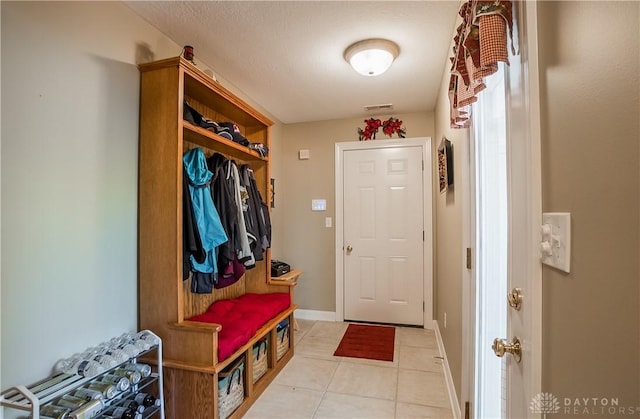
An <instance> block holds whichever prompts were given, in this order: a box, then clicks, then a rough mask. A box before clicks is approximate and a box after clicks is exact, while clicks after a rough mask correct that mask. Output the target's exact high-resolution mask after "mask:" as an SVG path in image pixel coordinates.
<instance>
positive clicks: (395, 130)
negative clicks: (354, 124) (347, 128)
mask: <svg viewBox="0 0 640 419" xmlns="http://www.w3.org/2000/svg"><path fill="white" fill-rule="evenodd" d="M364 123H365V127H364V129H362V128H358V140H360V141H367V140H375V139H376V134H377V132H378V129H380V127H382V132H384V133H385V135H386V136H387V137H389V138H391V137H392V136H393V134H398V138H404V137H405V136H406V135H407V129H406V128H405V127H403V126H402V120H400V119H398V118H394V117H393V116H392V117H391V118H389V119H387V120H386V121H384V122H382V121H381V120H379V119H374V118H369V119H365V120H364Z"/></svg>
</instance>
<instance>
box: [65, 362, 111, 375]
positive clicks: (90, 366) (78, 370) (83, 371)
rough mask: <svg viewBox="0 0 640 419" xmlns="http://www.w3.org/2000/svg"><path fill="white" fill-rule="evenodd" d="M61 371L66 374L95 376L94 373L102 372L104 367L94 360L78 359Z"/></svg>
mask: <svg viewBox="0 0 640 419" xmlns="http://www.w3.org/2000/svg"><path fill="white" fill-rule="evenodd" d="M63 371H64V372H66V373H68V374H78V375H80V376H82V377H95V376H96V375H98V374H102V373H103V372H104V367H103V366H102V365H100V364H98V363H97V362H96V361H92V360H89V359H78V360H76V361H75V362H74V363H73V364H72V365H71V366H69V367H67V368H66V369H65V370H63Z"/></svg>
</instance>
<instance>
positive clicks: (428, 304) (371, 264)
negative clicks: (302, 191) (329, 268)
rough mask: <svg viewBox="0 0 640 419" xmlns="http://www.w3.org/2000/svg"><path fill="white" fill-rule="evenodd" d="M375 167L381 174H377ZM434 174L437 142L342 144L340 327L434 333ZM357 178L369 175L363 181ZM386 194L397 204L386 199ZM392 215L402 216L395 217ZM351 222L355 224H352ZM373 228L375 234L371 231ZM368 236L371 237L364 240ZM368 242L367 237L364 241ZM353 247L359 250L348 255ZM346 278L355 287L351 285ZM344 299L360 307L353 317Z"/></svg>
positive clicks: (338, 175) (338, 217) (338, 182)
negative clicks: (402, 327)
mask: <svg viewBox="0 0 640 419" xmlns="http://www.w3.org/2000/svg"><path fill="white" fill-rule="evenodd" d="M376 161H377V163H376ZM422 161H424V170H422V164H423V163H422ZM351 163H353V164H351ZM376 165H377V167H378V169H377V170H374V169H373V167H374V166H376ZM430 167H431V139H430V138H414V139H402V140H382V141H367V142H360V141H358V142H344V143H336V320H337V321H343V320H344V319H349V320H361V321H374V322H383V323H399V324H417V325H425V326H426V327H431V325H432V319H433V301H432V298H433V279H432V278H433V268H432V230H431V225H432V219H431V213H432V209H431V193H432V192H431V191H432V184H431V182H432V180H431V179H432V178H431V169H430ZM407 170H409V172H410V173H412V174H413V175H414V178H417V183H416V182H414V183H413V184H411V183H409V184H405V183H406V181H407V179H408V178H410V177H411V176H410V175H409V174H408V173H404V172H406V171H407ZM416 170H417V171H418V172H417V173H416ZM358 172H367V173H364V174H362V175H358ZM374 172H378V174H377V175H375V174H374ZM418 188H419V189H420V190H418ZM376 194H377V195H378V199H377V200H376V199H374V196H376ZM380 194H389V195H391V197H390V198H388V199H380ZM415 195H421V196H420V197H419V198H418V199H417V200H416V199H413V200H411V199H409V198H411V197H413V198H416V196H415ZM359 201H362V204H361V203H359ZM376 201H377V202H378V203H377V204H375V202H376ZM412 201H413V203H411V202H412ZM405 202H406V204H405ZM365 203H366V204H365ZM389 211H392V212H395V213H396V214H400V215H401V216H400V217H398V215H396V216H391V215H390V213H389ZM410 214H413V215H410ZM410 217H413V220H412V219H411V218H410ZM350 219H352V220H353V221H349V222H348V223H345V220H350ZM414 224H418V225H414ZM371 228H373V229H375V234H372V233H373V232H372V231H369V230H368V229H371ZM423 230H424V241H423V233H422V231H423ZM363 232H365V234H361V233H363ZM362 235H364V236H366V237H360V236H362ZM405 236H406V237H405ZM373 237H377V239H376V240H373ZM380 240H382V242H381V241H380ZM347 241H350V243H347ZM381 243H382V245H380V244H381ZM347 246H351V248H352V249H353V250H351V251H347ZM410 272H414V274H411V273H410ZM416 273H417V274H416ZM417 276H419V277H420V278H419V279H417V278H416V277H417ZM347 277H348V278H350V279H349V280H346V279H345V278H347ZM356 278H362V279H363V281H362V282H360V281H359V280H355V279H356ZM407 279H413V282H411V281H409V282H407ZM407 287H408V288H407ZM416 294H419V295H416ZM345 298H349V299H350V301H352V302H355V303H356V304H355V305H354V309H353V310H351V309H349V308H345V307H346V306H347V304H346V300H345ZM423 302H424V311H423Z"/></svg>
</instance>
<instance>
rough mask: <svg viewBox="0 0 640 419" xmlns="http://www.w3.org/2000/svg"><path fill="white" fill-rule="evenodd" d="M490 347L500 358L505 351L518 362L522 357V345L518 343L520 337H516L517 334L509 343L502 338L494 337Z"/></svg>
mask: <svg viewBox="0 0 640 419" xmlns="http://www.w3.org/2000/svg"><path fill="white" fill-rule="evenodd" d="M491 349H493V353H495V354H496V356H497V357H500V358H502V357H503V356H504V354H505V353H510V354H511V355H513V359H515V360H516V362H517V363H518V364H519V363H520V360H521V359H522V345H521V344H520V339H518V337H517V336H515V337H514V338H513V340H512V341H511V343H507V341H506V340H504V339H500V338H495V339H494V341H493V345H492V346H491Z"/></svg>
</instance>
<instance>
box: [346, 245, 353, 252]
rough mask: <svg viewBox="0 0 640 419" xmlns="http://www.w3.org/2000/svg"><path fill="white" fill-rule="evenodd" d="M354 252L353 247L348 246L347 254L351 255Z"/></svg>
mask: <svg viewBox="0 0 640 419" xmlns="http://www.w3.org/2000/svg"><path fill="white" fill-rule="evenodd" d="M352 250H353V247H351V245H347V253H351V251H352Z"/></svg>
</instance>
